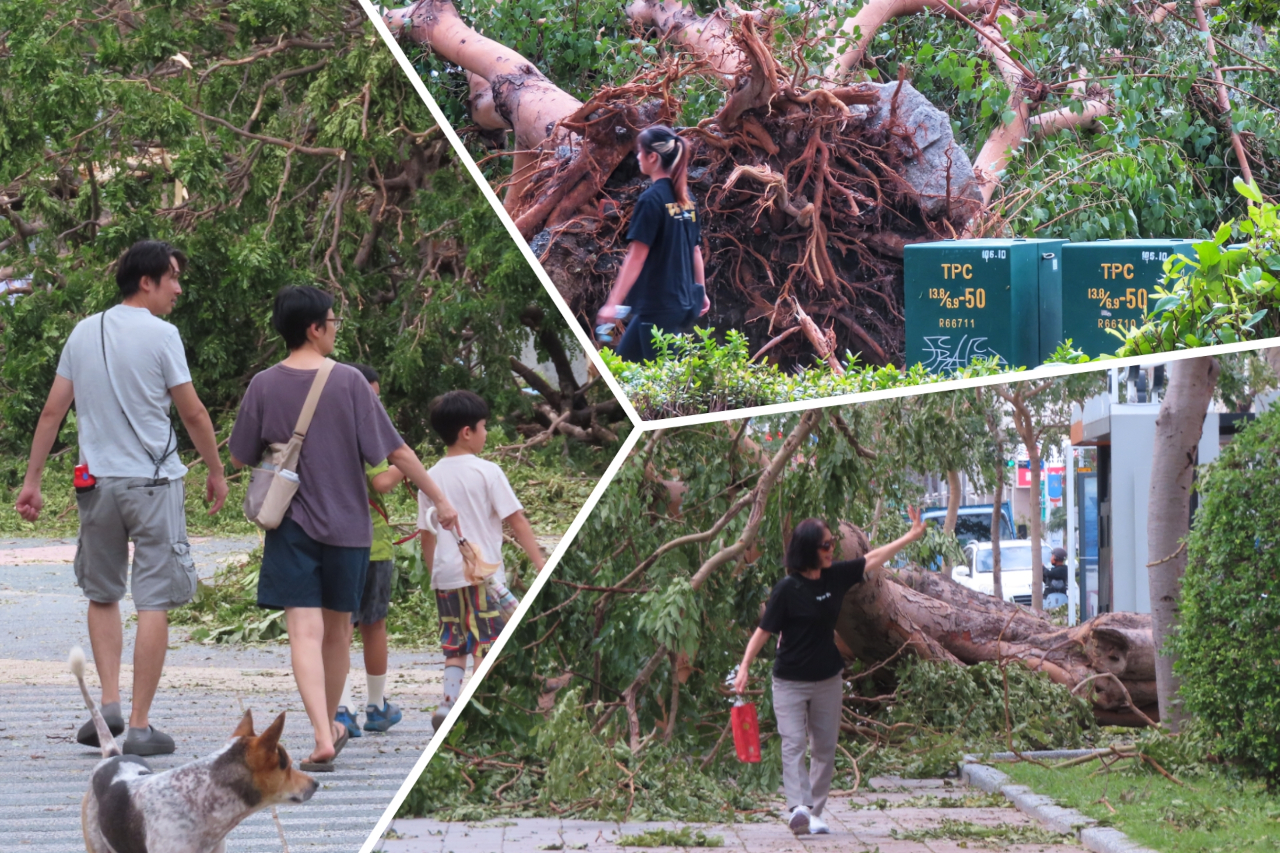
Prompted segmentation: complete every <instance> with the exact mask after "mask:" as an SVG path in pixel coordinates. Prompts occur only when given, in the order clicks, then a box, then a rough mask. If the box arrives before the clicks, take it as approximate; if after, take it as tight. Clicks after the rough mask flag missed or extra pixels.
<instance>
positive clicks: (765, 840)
mask: <svg viewBox="0 0 1280 853" xmlns="http://www.w3.org/2000/svg"><path fill="white" fill-rule="evenodd" d="M875 782H876V784H875V788H878V789H879V790H869V791H862V792H857V793H850V792H839V793H838V794H837V795H836V796H834V797H833V798H832V799H831V800H830V801H829V802H828V804H827V808H826V810H825V812H824V817H826V819H827V822H828V824H830V826H831V834H830V835H825V836H824V835H814V836H805V837H802V838H797V837H795V836H794V835H792V834H791V832H790V830H789V829H788V828H787V826H786V825H785V824H784V823H783V822H782V818H781V812H782V803H781V802H779V803H778V804H777V808H778V816H777V817H773V818H770V819H768V820H766V821H761V822H758V823H736V824H733V825H732V826H725V825H723V824H701V823H680V822H673V821H653V822H645V823H637V822H627V823H616V824H615V823H609V822H607V821H605V822H601V821H577V820H557V819H551V818H539V819H529V818H515V819H504V820H494V821H487V822H485V823H486V824H487V825H488V826H489V827H490V831H488V832H485V833H484V834H478V833H476V832H475V830H472V834H470V835H467V834H463V833H461V832H459V828H460V827H462V826H464V825H463V824H457V823H448V822H445V821H439V820H434V819H429V818H420V819H406V820H396V821H393V823H392V830H393V833H394V835H393V836H391V837H388V838H386V839H383V840H382V841H381V842H380V844H379V846H378V847H377V848H376V849H378V850H381V851H384V853H538V851H544V850H564V851H569V850H586V851H588V853H591V851H597V853H631V850H632V849H633V848H629V847H624V846H622V845H621V844H620V843H619V840H620V838H621V836H622V835H624V834H625V835H636V834H639V833H641V832H643V831H645V830H652V829H679V828H682V827H687V828H688V829H689V830H691V831H698V830H701V831H702V832H704V833H706V834H707V835H716V836H720V837H721V838H722V839H723V841H724V845H723V847H720V848H715V849H717V850H721V851H725V853H834V851H840V853H863V851H866V853H872V851H874V850H876V849H877V848H878V849H879V853H957V851H961V850H964V851H997V850H999V851H1003V852H1004V853H1079V851H1080V850H1082V848H1081V846H1080V845H1079V844H1078V843H1077V842H1076V841H1075V840H1074V839H1073V838H1071V837H1069V836H1063V838H1062V841H1061V843H1057V844H1013V845H1008V846H997V845H995V844H992V845H985V844H983V843H982V842H981V841H978V840H974V839H964V840H949V839H924V840H919V841H915V840H907V839H905V838H902V837H901V836H902V834H904V833H908V832H911V831H913V830H917V831H918V830H928V829H932V828H937V827H940V826H941V825H942V822H943V821H944V820H947V819H950V820H962V821H968V822H970V823H976V824H979V825H982V826H1001V825H1005V826H1031V825H1035V822H1034V821H1033V820H1032V819H1031V818H1030V817H1028V816H1027V815H1024V814H1022V813H1021V812H1019V811H1017V810H1016V809H1014V808H1012V807H1011V806H993V807H990V808H972V807H966V808H947V807H942V806H937V807H927V808H926V807H917V806H913V807H905V808H885V809H879V808H864V806H866V805H869V804H871V803H873V802H875V801H876V800H877V799H887V798H888V797H889V796H894V797H895V800H896V801H897V802H904V801H906V800H910V799H911V798H912V797H918V796H920V795H921V794H932V795H934V796H938V797H943V796H957V797H958V796H963V795H965V794H972V793H975V789H973V788H969V787H967V786H964V785H961V784H959V783H957V782H954V781H952V780H941V779H932V780H898V779H890V778H886V779H878V780H875ZM885 792H893V793H892V794H890V793H885ZM483 825H485V824H479V825H478V826H483ZM895 835H896V836H897V837H895ZM441 839H443V842H444V843H443V844H441V843H440V842H441ZM583 844H585V845H586V846H585V848H584V847H582V846H581V845H583ZM634 849H635V850H636V851H637V853H638V851H640V850H644V851H645V853H660V851H663V850H665V849H667V848H634ZM673 849H674V850H678V851H681V853H689V851H690V850H691V849H696V848H673Z"/></svg>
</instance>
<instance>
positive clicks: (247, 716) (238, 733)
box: [231, 711, 253, 738]
mask: <svg viewBox="0 0 1280 853" xmlns="http://www.w3.org/2000/svg"><path fill="white" fill-rule="evenodd" d="M231 736H232V737H233V738H236V737H253V712H252V711H245V712H244V716H243V717H241V718H240V725H238V726H236V730H235V731H234V732H232V733H231Z"/></svg>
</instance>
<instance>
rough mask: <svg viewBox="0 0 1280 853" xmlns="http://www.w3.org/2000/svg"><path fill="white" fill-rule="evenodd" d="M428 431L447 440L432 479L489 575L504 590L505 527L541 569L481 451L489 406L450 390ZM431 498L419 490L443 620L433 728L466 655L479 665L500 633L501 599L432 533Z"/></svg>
mask: <svg viewBox="0 0 1280 853" xmlns="http://www.w3.org/2000/svg"><path fill="white" fill-rule="evenodd" d="M430 418H431V428H432V429H433V430H435V431H436V433H437V434H438V435H439V436H440V437H441V438H442V439H444V443H445V446H446V448H447V450H446V452H445V455H444V457H443V458H442V459H441V460H440V461H439V462H437V463H436V464H435V465H433V466H432V467H431V470H430V472H429V473H430V474H431V478H432V479H433V480H434V481H435V482H436V483H437V484H438V485H439V486H440V489H441V491H443V492H444V494H445V497H447V498H448V499H449V502H450V503H451V504H453V506H454V507H455V508H456V509H457V511H458V529H459V531H460V532H461V534H462V536H464V537H466V540H467V541H468V542H469V543H471V545H472V546H473V547H474V548H476V549H477V550H478V551H479V558H480V559H481V560H483V561H485V562H486V563H491V564H493V563H496V564H497V565H498V569H497V570H496V571H495V572H494V578H496V580H497V582H498V583H499V584H501V585H503V586H505V584H506V575H505V572H504V571H503V566H502V525H503V523H504V522H505V523H506V524H508V525H510V526H511V532H512V534H513V536H514V537H515V540H516V541H517V542H519V543H520V547H521V548H523V549H524V551H525V553H526V554H528V555H529V559H530V560H531V561H532V562H533V566H534V569H535V570H537V571H539V572H540V571H542V566H543V556H542V549H541V548H540V547H539V546H538V541H537V539H536V538H534V535H533V528H532V527H531V526H530V525H529V519H527V518H526V517H525V514H524V507H523V506H522V505H521V503H520V500H519V499H518V498H517V497H516V494H515V492H514V491H512V489H511V484H510V483H509V482H507V477H506V475H505V474H503V473H502V469H501V468H499V467H498V466H497V465H495V464H493V463H492V462H489V461H487V460H485V459H481V458H480V457H479V456H477V455H476V454H478V453H479V452H480V451H481V450H483V449H484V443H485V439H486V438H487V437H488V432H487V430H486V429H485V422H486V421H487V420H488V418H489V404H488V403H486V402H485V401H484V399H483V398H482V397H480V396H479V395H478V394H474V393H472V392H471V391H450V392H449V393H447V394H443V395H441V396H439V397H437V398H436V399H434V400H432V401H431V407H430ZM433 506H434V505H433V504H432V502H431V500H430V498H428V497H427V496H426V495H425V494H423V493H422V492H418V529H419V530H420V531H421V533H420V534H419V536H420V538H421V539H422V559H423V562H425V563H426V566H427V570H428V572H430V574H431V588H432V589H434V590H435V591H436V609H437V610H438V611H439V615H440V645H441V647H442V648H443V650H444V655H445V662H444V664H445V670H444V701H443V702H442V703H440V706H439V707H438V708H436V710H435V713H434V714H433V715H432V718H431V722H432V725H433V726H435V727H436V728H437V729H438V728H439V727H440V724H441V723H442V722H444V718H445V716H446V715H447V714H448V713H449V709H450V708H452V707H453V703H454V702H455V701H457V698H458V694H459V692H460V691H461V689H462V677H463V674H464V671H465V669H466V666H467V655H468V654H470V655H471V656H472V657H473V659H474V661H475V665H476V666H479V665H480V661H481V660H482V659H483V657H484V655H485V653H487V652H488V651H489V646H490V645H491V644H492V643H493V641H494V640H495V639H496V638H497V636H498V633H499V632H500V631H501V630H502V625H503V617H502V613H501V611H500V610H499V608H498V601H497V599H496V596H494V595H493V593H492V592H491V591H490V590H488V589H486V587H485V584H484V583H477V584H472V583H469V582H468V581H467V578H466V575H465V573H464V563H463V556H462V551H461V549H460V548H459V547H458V537H457V536H455V535H454V534H453V533H452V532H451V531H448V530H445V531H442V532H441V533H440V535H439V536H436V535H435V531H434V529H433V525H431V524H430V522H429V518H428V514H429V510H430V509H431V508H432V507H433Z"/></svg>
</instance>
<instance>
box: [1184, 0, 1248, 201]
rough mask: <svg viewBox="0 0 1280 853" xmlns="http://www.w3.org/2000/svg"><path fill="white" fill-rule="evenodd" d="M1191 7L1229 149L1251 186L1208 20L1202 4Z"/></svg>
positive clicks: (1193, 1) (1194, 1)
mask: <svg viewBox="0 0 1280 853" xmlns="http://www.w3.org/2000/svg"><path fill="white" fill-rule="evenodd" d="M1191 6H1192V8H1194V9H1195V10H1196V25H1197V26H1198V27H1200V32H1201V33H1203V34H1204V46H1205V51H1206V52H1207V53H1208V54H1209V65H1210V66H1211V67H1212V68H1213V79H1214V82H1216V83H1217V86H1216V87H1215V91H1216V93H1217V96H1218V109H1220V110H1222V120H1223V121H1224V122H1225V123H1226V125H1227V133H1228V134H1229V135H1230V136H1231V148H1232V150H1233V151H1235V152H1236V159H1237V160H1239V161H1240V177H1241V178H1243V179H1244V182H1245V183H1246V184H1251V183H1253V170H1251V169H1250V168H1249V158H1248V157H1246V156H1245V153H1244V144H1243V143H1242V142H1241V141H1240V134H1238V133H1236V126H1235V123H1234V122H1232V120H1231V98H1230V96H1228V95H1227V87H1226V85H1225V84H1224V81H1223V79H1222V70H1221V69H1220V68H1218V51H1217V49H1216V48H1214V46H1213V33H1211V32H1210V31H1209V19H1208V18H1207V17H1206V16H1205V13H1204V2H1203V0H1191Z"/></svg>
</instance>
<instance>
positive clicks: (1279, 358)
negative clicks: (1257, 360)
mask: <svg viewBox="0 0 1280 853" xmlns="http://www.w3.org/2000/svg"><path fill="white" fill-rule="evenodd" d="M1262 357H1263V358H1265V359H1266V360H1267V364H1269V365H1271V369H1272V370H1273V371H1275V374H1276V376H1277V377H1280V347H1271V348H1270V349H1264V350H1263V351H1262Z"/></svg>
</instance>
